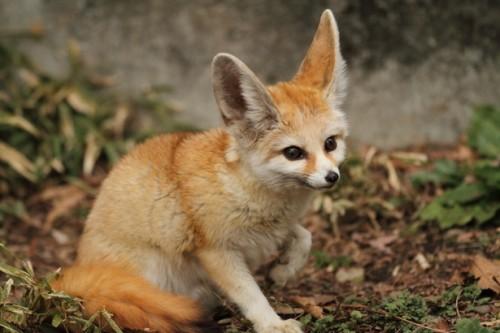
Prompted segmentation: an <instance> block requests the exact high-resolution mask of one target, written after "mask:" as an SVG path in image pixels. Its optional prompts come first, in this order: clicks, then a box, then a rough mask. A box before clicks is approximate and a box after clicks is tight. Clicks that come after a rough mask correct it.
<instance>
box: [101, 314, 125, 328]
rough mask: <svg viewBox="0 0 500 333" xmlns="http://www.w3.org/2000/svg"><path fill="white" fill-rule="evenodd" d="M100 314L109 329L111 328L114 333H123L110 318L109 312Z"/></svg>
mask: <svg viewBox="0 0 500 333" xmlns="http://www.w3.org/2000/svg"><path fill="white" fill-rule="evenodd" d="M101 314H102V316H103V317H104V319H106V321H107V322H108V325H109V327H111V328H112V329H113V331H114V332H115V333H123V331H122V330H121V329H120V327H118V325H117V324H116V323H115V321H114V320H113V318H111V314H110V313H109V312H107V311H106V310H103V311H101Z"/></svg>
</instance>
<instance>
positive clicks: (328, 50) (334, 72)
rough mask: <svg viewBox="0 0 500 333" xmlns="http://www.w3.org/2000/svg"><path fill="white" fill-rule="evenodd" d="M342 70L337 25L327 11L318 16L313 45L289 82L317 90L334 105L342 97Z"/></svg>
mask: <svg viewBox="0 0 500 333" xmlns="http://www.w3.org/2000/svg"><path fill="white" fill-rule="evenodd" d="M344 68H345V62H344V59H343V58H342V55H341V53H340V42H339V31H338V27H337V23H336V21H335V18H334V16H333V13H332V12H331V10H329V9H327V10H325V11H324V12H323V14H322V15H321V19H320V22H319V25H318V28H317V29H316V33H315V34H314V38H313V41H312V43H311V45H310V47H309V49H308V51H307V53H306V56H305V57H304V60H303V61H302V63H301V65H300V67H299V70H298V71H297V74H295V76H294V78H293V81H294V82H296V83H297V84H300V85H304V86H308V87H312V88H315V89H318V90H320V91H321V92H322V93H323V95H324V96H325V97H326V98H328V99H331V100H332V102H335V103H338V102H339V101H340V100H341V99H342V98H343V97H344V89H345V85H346V78H345V69H344Z"/></svg>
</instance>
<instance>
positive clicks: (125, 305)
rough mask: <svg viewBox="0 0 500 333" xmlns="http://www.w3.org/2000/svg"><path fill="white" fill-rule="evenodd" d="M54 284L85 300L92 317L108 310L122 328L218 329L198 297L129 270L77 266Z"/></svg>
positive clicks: (167, 332) (201, 332)
mask: <svg viewBox="0 0 500 333" xmlns="http://www.w3.org/2000/svg"><path fill="white" fill-rule="evenodd" d="M52 287H53V288H54V289H55V290H59V291H64V292H65V293H67V294H69V295H72V296H75V297H78V298H81V299H83V302H84V308H85V313H86V314H87V315H88V316H91V315H92V314H94V313H95V312H97V311H100V310H102V309H106V311H108V312H110V313H112V314H113V319H114V320H115V321H116V323H117V324H118V325H119V326H120V327H122V328H129V329H138V330H144V329H148V330H149V331H154V332H159V333H206V332H218V329H217V327H216V326H215V324H214V323H211V322H209V321H206V320H205V318H204V313H203V311H202V309H201V308H200V306H199V305H198V304H197V303H196V302H195V301H194V300H191V299H189V298H187V297H183V296H178V295H173V294H168V293H165V292H164V291H161V290H160V289H158V288H156V287H155V286H153V285H152V284H151V283H149V282H148V281H146V280H145V279H144V278H142V277H140V276H139V275H137V274H135V273H133V272H132V271H131V270H128V269H124V268H120V267H113V266H108V265H90V264H85V265H77V266H74V267H70V268H67V269H65V270H64V271H63V274H62V276H61V277H60V278H59V279H57V280H56V281H54V282H53V283H52Z"/></svg>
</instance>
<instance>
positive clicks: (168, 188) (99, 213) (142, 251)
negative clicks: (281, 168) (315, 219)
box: [78, 130, 311, 303]
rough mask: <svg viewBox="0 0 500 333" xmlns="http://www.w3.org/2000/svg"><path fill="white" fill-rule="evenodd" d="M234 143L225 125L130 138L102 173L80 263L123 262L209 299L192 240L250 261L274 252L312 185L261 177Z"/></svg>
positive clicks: (152, 278)
mask: <svg viewBox="0 0 500 333" xmlns="http://www.w3.org/2000/svg"><path fill="white" fill-rule="evenodd" d="M232 145H234V143H232V142H231V138H230V136H229V135H228V134H227V133H226V132H225V131H223V130H212V131H209V132H204V133H198V134H193V133H179V134H171V135H164V136H159V137H156V138H153V139H150V140H148V141H147V142H146V143H144V144H142V145H139V146H138V147H136V148H135V149H134V150H133V151H132V152H131V153H130V154H129V155H128V156H127V157H125V158H124V159H123V160H122V161H121V162H120V163H119V164H118V165H117V166H116V167H115V168H114V170H113V171H112V172H111V174H110V175H109V176H108V178H107V179H106V180H105V181H104V183H103V185H102V188H101V191H100V194H99V197H98V198H97V200H96V202H95V204H94V208H93V210H92V212H91V214H90V216H89V218H88V220H87V222H86V228H85V232H84V234H83V236H82V239H81V242H80V248H79V251H78V263H93V262H96V261H97V262H106V261H112V262H124V263H126V264H128V265H130V266H132V267H133V268H134V269H135V270H136V271H138V272H141V275H143V276H144V277H146V278H147V279H148V280H149V281H151V282H153V283H154V284H155V285H157V286H159V287H160V288H162V289H165V290H169V291H172V292H175V293H182V294H185V295H188V296H190V297H193V298H196V299H200V300H201V301H202V302H206V301H207V298H208V297H213V296H215V293H214V292H215V290H214V287H213V285H212V286H211V285H210V284H211V282H210V279H209V278H208V277H207V274H206V273H205V272H204V271H203V269H201V267H200V264H199V262H197V259H196V257H195V254H196V252H197V251H198V250H200V249H204V248H210V247H224V248H229V249H233V250H235V251H239V252H240V253H242V254H243V255H244V257H245V259H246V261H247V262H249V263H251V264H252V266H254V267H256V266H258V265H259V264H260V263H261V262H262V260H264V259H266V258H269V254H272V253H276V250H277V249H278V247H279V246H280V245H282V244H283V242H284V241H285V240H286V239H287V238H288V236H289V233H290V231H289V229H290V223H291V222H292V221H294V222H297V221H299V220H298V218H300V216H301V215H302V214H303V212H304V210H305V208H306V207H307V203H308V198H309V197H310V194H311V192H310V191H307V192H306V193H304V192H296V193H290V194H289V195H287V194H285V193H279V192H273V191H272V189H271V188H269V187H265V186H259V185H258V183H257V184H256V183H255V180H254V179H252V178H253V177H254V176H252V175H249V174H248V173H247V172H245V169H244V168H241V167H240V166H239V165H238V161H237V160H231V158H233V157H232V156H231V155H234V154H235V153H234V152H232V149H234V148H233V147H232ZM193 147H196V149H192V148H193ZM102 221H106V223H103V222H102ZM209 303H211V302H209Z"/></svg>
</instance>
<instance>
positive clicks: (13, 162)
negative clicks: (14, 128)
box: [0, 142, 35, 181]
mask: <svg viewBox="0 0 500 333" xmlns="http://www.w3.org/2000/svg"><path fill="white" fill-rule="evenodd" d="M0 160H3V161H4V162H5V163H7V164H8V165H10V167H11V168H12V169H14V170H16V171H17V172H18V173H19V174H20V175H21V176H23V177H24V178H27V179H29V180H31V181H35V174H34V171H35V166H34V165H33V163H31V161H30V160H28V159H27V158H26V157H25V156H24V155H23V154H21V153H20V152H18V151H17V150H16V149H14V148H12V147H11V146H9V145H7V144H5V143H3V142H0Z"/></svg>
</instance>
